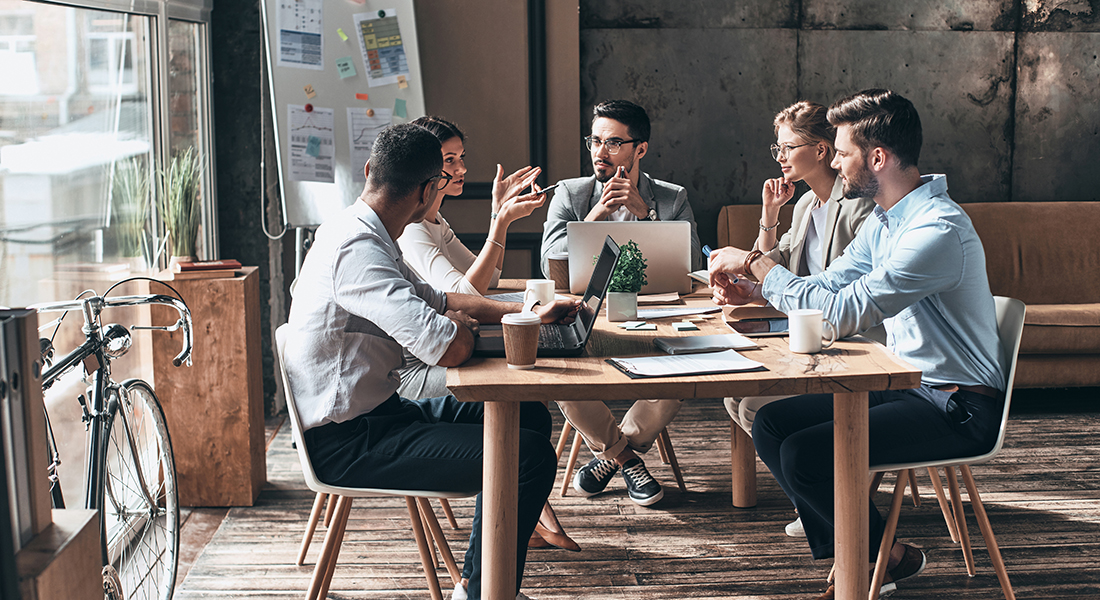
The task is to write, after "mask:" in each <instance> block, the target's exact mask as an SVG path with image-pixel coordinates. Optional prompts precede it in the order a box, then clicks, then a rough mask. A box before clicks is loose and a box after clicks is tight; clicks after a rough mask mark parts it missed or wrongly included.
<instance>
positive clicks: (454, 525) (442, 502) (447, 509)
mask: <svg viewBox="0 0 1100 600" xmlns="http://www.w3.org/2000/svg"><path fill="white" fill-rule="evenodd" d="M439 506H440V507H441V508H442V509H443V514H445V515H447V522H448V523H450V524H451V529H458V521H457V520H456V519H455V513H454V511H452V510H451V503H450V502H448V501H447V499H446V498H440V499H439Z"/></svg>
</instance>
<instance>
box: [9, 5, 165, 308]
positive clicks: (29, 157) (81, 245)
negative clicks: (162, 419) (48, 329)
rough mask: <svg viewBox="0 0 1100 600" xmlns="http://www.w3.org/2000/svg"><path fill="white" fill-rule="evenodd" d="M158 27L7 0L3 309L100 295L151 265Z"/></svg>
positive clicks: (97, 13) (98, 13)
mask: <svg viewBox="0 0 1100 600" xmlns="http://www.w3.org/2000/svg"><path fill="white" fill-rule="evenodd" d="M150 25H151V20H150V19H149V18H148V17H139V16H132V15H126V14H121V13H113V12H105V11H95V10H87V9H78V8H67V7H61V6H55V5H49V4H40V3H36V2H17V1H13V0H0V305H4V306H22V305H26V304H31V303H34V302H40V301H47V300H60V299H71V298H73V297H75V296H76V295H77V294H78V293H80V292H81V291H82V290H84V289H87V288H91V289H94V290H96V291H97V292H100V293H102V292H103V291H105V289H106V288H107V287H108V286H109V285H110V284H111V283H112V282H114V281H118V280H120V279H122V278H124V277H125V276H127V275H129V274H130V273H131V272H132V271H144V270H145V265H146V264H149V261H150V259H151V256H152V254H153V252H154V251H155V248H153V245H154V243H153V241H152V238H151V236H150V234H151V228H150V224H151V222H152V220H151V216H152V203H153V197H152V194H151V188H152V186H151V183H152V176H151V167H152V166H153V162H152V158H153V155H152V152H151V150H152V113H151V110H152V108H151V106H150V98H149V93H150V87H151V86H150V67H149V50H148V48H149V30H150Z"/></svg>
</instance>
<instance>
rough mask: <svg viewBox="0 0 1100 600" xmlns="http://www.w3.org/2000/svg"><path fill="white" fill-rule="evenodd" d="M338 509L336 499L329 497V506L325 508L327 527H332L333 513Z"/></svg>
mask: <svg viewBox="0 0 1100 600" xmlns="http://www.w3.org/2000/svg"><path fill="white" fill-rule="evenodd" d="M335 508H336V499H334V498H333V497H332V495H329V497H328V505H327V506H325V527H332V513H333V512H334V509H335Z"/></svg>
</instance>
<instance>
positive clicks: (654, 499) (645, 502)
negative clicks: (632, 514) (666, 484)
mask: <svg viewBox="0 0 1100 600" xmlns="http://www.w3.org/2000/svg"><path fill="white" fill-rule="evenodd" d="M664 497H665V491H664V490H663V489H662V490H661V491H660V492H658V493H656V494H654V495H653V496H650V497H649V498H635V497H633V496H631V497H630V499H631V500H632V501H633V502H634V504H637V505H638V506H649V505H651V504H656V503H658V502H660V501H661V498H664Z"/></svg>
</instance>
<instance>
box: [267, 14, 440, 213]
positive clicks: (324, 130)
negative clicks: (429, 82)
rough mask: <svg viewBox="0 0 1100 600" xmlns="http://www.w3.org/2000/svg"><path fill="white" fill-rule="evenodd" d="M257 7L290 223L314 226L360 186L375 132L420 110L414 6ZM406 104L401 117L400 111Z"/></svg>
mask: <svg viewBox="0 0 1100 600" xmlns="http://www.w3.org/2000/svg"><path fill="white" fill-rule="evenodd" d="M261 6H262V15H263V27H264V32H265V36H264V37H265V40H266V51H267V65H268V73H269V82H270V86H271V108H272V115H273V116H274V122H275V138H276V140H275V142H276V148H277V160H278V167H279V184H280V185H279V189H280V193H281V194H282V201H283V205H284V206H285V207H286V210H285V211H284V212H285V215H286V220H287V223H288V225H289V226H292V227H310V226H316V225H320V224H321V223H323V222H324V221H325V220H326V219H328V218H330V217H332V216H334V215H335V214H337V213H339V212H340V211H341V210H342V209H343V208H344V207H346V206H348V205H350V204H351V203H352V202H353V201H355V199H356V198H357V197H358V196H359V194H360V193H361V192H362V190H363V183H364V180H363V165H364V163H365V162H366V157H367V156H369V150H370V142H371V141H372V140H373V139H374V136H375V135H377V131H379V130H380V129H381V128H382V127H384V126H385V125H388V124H390V123H404V122H408V121H410V120H412V119H415V118H417V117H420V116H423V115H424V89H423V85H422V84H423V81H422V79H421V75H420V53H419V50H418V45H417V40H416V15H415V14H414V12H413V2H412V0H363V1H359V0H263V3H262V4H261ZM307 86H309V87H310V88H311V90H308V91H307V90H306V87H307ZM311 95H312V97H310V96H311ZM363 95H365V97H364V96H363ZM402 103H403V104H404V110H405V115H406V116H405V117H401V116H399V114H398V113H399V111H400V109H401V107H400V104H402ZM368 111H372V112H373V115H372V114H370V113H368Z"/></svg>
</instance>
